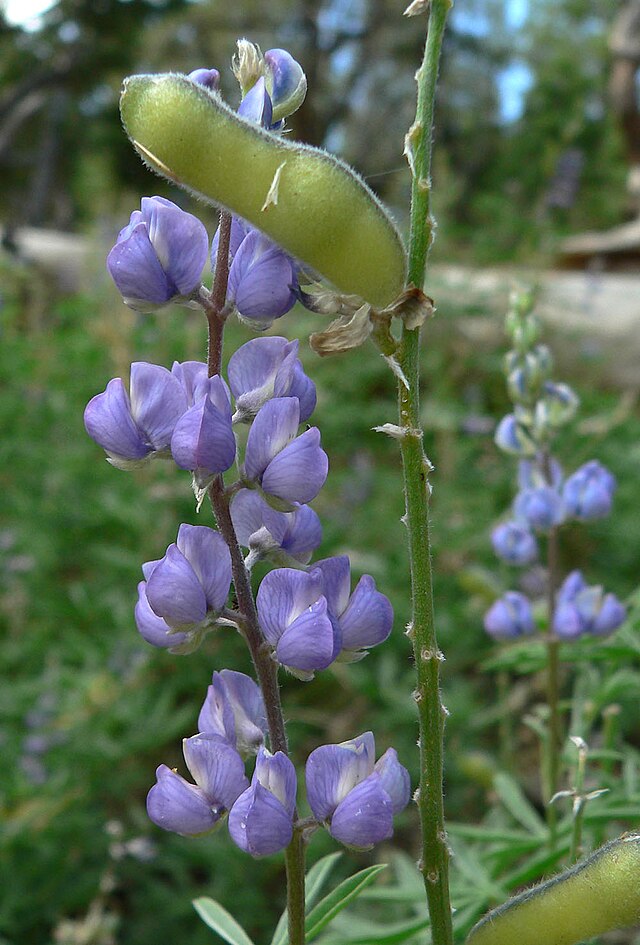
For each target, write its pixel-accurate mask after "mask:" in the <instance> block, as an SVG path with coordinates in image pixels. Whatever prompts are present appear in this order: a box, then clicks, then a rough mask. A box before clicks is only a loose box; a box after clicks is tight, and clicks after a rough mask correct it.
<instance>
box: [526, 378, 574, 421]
mask: <svg viewBox="0 0 640 945" xmlns="http://www.w3.org/2000/svg"><path fill="white" fill-rule="evenodd" d="M579 405H580V399H579V398H578V396H577V395H576V394H575V393H574V392H573V390H572V389H571V388H570V387H569V385H568V384H556V383H553V382H552V381H547V382H546V383H545V385H544V393H543V397H542V400H541V401H539V402H538V404H537V405H536V420H535V423H536V427H538V428H539V429H540V430H541V431H542V430H544V431H545V432H546V431H548V430H549V429H551V430H557V429H558V427H562V426H564V425H565V424H566V423H569V421H570V420H573V418H574V417H575V415H576V411H577V409H578V407H579Z"/></svg>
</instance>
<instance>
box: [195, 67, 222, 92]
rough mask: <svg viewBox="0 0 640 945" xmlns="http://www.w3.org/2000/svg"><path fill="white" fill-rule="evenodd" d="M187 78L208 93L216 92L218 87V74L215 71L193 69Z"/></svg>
mask: <svg viewBox="0 0 640 945" xmlns="http://www.w3.org/2000/svg"><path fill="white" fill-rule="evenodd" d="M188 78H189V79H191V80H192V81H193V82H197V83H198V85H204V87H205V89H209V91H210V92H217V91H218V88H219V87H220V73H219V72H218V70H217V69H194V70H193V72H190V73H189V76H188Z"/></svg>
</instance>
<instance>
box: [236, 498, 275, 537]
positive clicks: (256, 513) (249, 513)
mask: <svg viewBox="0 0 640 945" xmlns="http://www.w3.org/2000/svg"><path fill="white" fill-rule="evenodd" d="M265 507H267V503H266V502H265V501H264V499H261V498H260V496H259V495H258V493H257V492H254V491H253V489H240V491H239V492H237V493H236V494H235V495H234V497H233V499H232V500H231V520H232V522H233V527H234V529H235V532H236V537H237V539H238V541H239V543H240V544H241V545H244V546H245V548H248V547H249V539H250V538H251V536H252V535H254V534H255V533H256V532H257V531H259V530H260V529H261V528H262V526H263V521H262V513H263V510H264V508H265ZM276 514H278V513H276ZM280 514H281V513H280Z"/></svg>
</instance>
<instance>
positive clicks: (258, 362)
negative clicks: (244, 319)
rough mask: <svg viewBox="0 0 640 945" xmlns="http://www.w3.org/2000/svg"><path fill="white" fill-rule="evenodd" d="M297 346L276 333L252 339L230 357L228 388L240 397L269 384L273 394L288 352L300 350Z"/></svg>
mask: <svg viewBox="0 0 640 945" xmlns="http://www.w3.org/2000/svg"><path fill="white" fill-rule="evenodd" d="M297 347H298V343H297V342H291V341H287V339H286V338H281V337H279V336H277V335H274V336H273V337H272V338H252V339H251V341H247V342H245V344H243V345H241V346H240V347H239V348H238V350H237V351H235V352H234V353H233V354H232V355H231V357H230V358H229V366H228V368H227V377H228V378H229V387H230V388H231V392H232V394H233V396H234V397H235V399H236V400H238V398H239V397H241V396H242V395H243V394H246V393H248V392H249V391H255V390H260V389H261V388H263V387H265V386H267V387H269V388H270V390H271V394H273V392H274V384H275V379H276V375H277V373H278V368H279V367H280V365H281V364H282V361H283V359H284V356H285V352H286V351H287V350H295V351H296V352H297ZM294 357H295V356H294ZM271 394H270V395H269V396H271ZM276 396H281V394H280V393H278V394H277V395H276Z"/></svg>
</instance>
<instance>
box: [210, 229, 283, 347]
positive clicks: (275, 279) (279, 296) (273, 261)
mask: <svg viewBox="0 0 640 945" xmlns="http://www.w3.org/2000/svg"><path fill="white" fill-rule="evenodd" d="M297 287H298V280H297V276H296V269H295V266H294V264H293V261H292V260H291V257H290V256H288V255H287V253H285V251H284V250H283V249H280V247H279V246H277V245H276V243H273V242H272V241H271V240H270V239H268V238H267V237H266V236H264V235H263V234H262V233H260V232H259V231H258V230H250V232H249V233H248V234H247V236H246V237H245V238H244V240H243V241H242V243H241V244H240V247H239V249H238V251H237V253H236V254H235V256H234V257H233V262H232V263H231V268H230V269H229V282H228V286H227V299H228V301H230V302H233V304H234V305H235V308H236V311H237V313H238V315H239V317H240V318H241V319H242V320H243V321H245V322H246V323H247V324H249V325H251V326H252V327H253V328H257V329H259V330H261V331H262V330H264V329H265V328H268V327H269V326H270V325H271V324H272V322H273V321H275V319H276V318H281V317H282V316H283V315H286V313H287V312H288V311H289V310H290V309H292V308H293V306H294V305H295V303H296V300H297V295H296V291H297Z"/></svg>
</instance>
